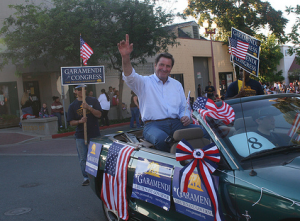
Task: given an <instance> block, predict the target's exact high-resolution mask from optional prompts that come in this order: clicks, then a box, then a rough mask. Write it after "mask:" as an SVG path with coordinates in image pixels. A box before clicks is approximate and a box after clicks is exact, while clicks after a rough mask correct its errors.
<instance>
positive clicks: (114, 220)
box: [102, 202, 122, 221]
mask: <svg viewBox="0 0 300 221" xmlns="http://www.w3.org/2000/svg"><path fill="white" fill-rule="evenodd" d="M102 208H103V212H104V215H105V217H106V220H107V221H121V220H122V219H120V218H119V217H118V215H117V212H114V211H111V210H109V209H108V208H107V207H106V206H105V204H104V203H103V202H102Z"/></svg>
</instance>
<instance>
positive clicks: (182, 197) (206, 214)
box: [172, 167, 219, 221]
mask: <svg viewBox="0 0 300 221" xmlns="http://www.w3.org/2000/svg"><path fill="white" fill-rule="evenodd" d="M181 169H182V168H179V167H175V170H174V175H173V186H172V195H173V199H174V203H175V208H176V211H177V212H179V213H182V214H185V215H187V216H189V217H192V218H194V219H196V220H208V221H210V220H211V221H213V220H214V212H213V204H212V202H211V200H210V197H209V195H208V193H207V191H206V188H205V186H204V184H203V183H202V182H201V179H200V177H199V175H198V173H197V172H196V171H194V172H193V173H192V174H191V176H190V179H189V184H188V191H187V192H186V193H184V192H182V191H181V190H180V188H179V171H180V170H181ZM212 178H213V181H214V184H215V186H216V187H218V183H219V180H218V177H216V176H212Z"/></svg>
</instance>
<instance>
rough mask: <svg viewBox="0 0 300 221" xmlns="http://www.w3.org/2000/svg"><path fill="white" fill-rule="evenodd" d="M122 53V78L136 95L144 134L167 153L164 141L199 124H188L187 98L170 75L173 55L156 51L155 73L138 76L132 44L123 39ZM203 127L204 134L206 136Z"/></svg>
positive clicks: (207, 136) (120, 48)
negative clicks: (133, 65) (176, 132)
mask: <svg viewBox="0 0 300 221" xmlns="http://www.w3.org/2000/svg"><path fill="white" fill-rule="evenodd" d="M118 49H119V52H120V54H121V56H122V66H123V79H124V81H125V82H126V84H127V85H128V86H129V87H130V89H131V90H132V91H134V92H135V94H136V95H137V96H138V99H139V106H140V112H141V116H142V121H143V122H144V123H145V127H144V131H143V136H144V138H145V139H146V140H147V141H149V142H151V143H153V144H154V145H155V147H156V148H157V149H159V150H162V151H166V152H169V150H170V146H169V145H168V143H166V142H165V140H166V138H168V137H169V136H172V135H173V133H174V132H175V131H176V130H178V129H184V128H191V127H199V126H198V125H192V124H190V117H189V114H190V113H189V111H188V108H187V107H186V98H185V94H184V91H183V88H182V85H181V83H180V82H179V81H177V80H175V79H173V78H170V77H169V74H170V72H171V70H172V68H173V65H174V58H173V56H172V55H171V54H169V53H162V54H159V55H158V56H157V57H156V59H155V66H154V67H155V73H154V74H153V75H150V76H141V75H139V74H137V73H136V72H135V70H134V69H133V68H132V65H131V61H130V54H131V52H132V51H133V44H129V36H128V35H126V41H124V40H122V41H121V42H120V43H118ZM200 127H201V128H202V129H203V132H204V136H205V137H206V138H209V135H208V134H207V132H206V131H205V129H204V128H203V127H202V126H200Z"/></svg>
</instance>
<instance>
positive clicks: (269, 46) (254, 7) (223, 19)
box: [185, 0, 288, 82]
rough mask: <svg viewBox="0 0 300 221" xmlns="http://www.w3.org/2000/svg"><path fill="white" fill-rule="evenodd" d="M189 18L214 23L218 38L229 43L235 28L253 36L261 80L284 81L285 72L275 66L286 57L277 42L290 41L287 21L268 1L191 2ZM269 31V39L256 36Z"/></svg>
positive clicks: (208, 0)
mask: <svg viewBox="0 0 300 221" xmlns="http://www.w3.org/2000/svg"><path fill="white" fill-rule="evenodd" d="M185 14H186V15H192V16H194V17H199V21H198V23H199V25H201V26H202V25H203V22H204V20H209V21H210V22H212V21H215V22H216V23H217V25H218V32H217V34H216V39H217V40H221V41H224V42H225V43H226V44H227V42H228V37H229V36H230V35H231V28H232V27H234V28H236V29H238V30H241V31H243V32H245V33H247V34H249V35H251V36H254V37H256V38H257V39H260V40H261V41H262V42H261V44H262V45H261V52H260V66H259V71H260V79H261V80H262V81H268V82H273V81H282V80H283V77H282V72H277V69H276V66H277V65H278V64H279V62H280V59H281V58H283V55H282V53H281V52H280V48H279V46H278V43H284V42H285V41H286V40H287V38H286V37H285V34H284V27H285V25H286V24H287V22H288V20H287V19H286V18H284V17H283V16H282V12H281V11H276V10H275V9H274V8H272V7H271V5H270V3H269V2H262V1H261V0H251V1H248V0H231V1H228V0H190V1H189V5H188V8H187V9H186V10H185ZM267 27H268V28H269V30H270V31H271V33H272V35H271V36H270V37H266V36H264V35H263V34H257V33H258V32H259V30H260V29H262V28H267Z"/></svg>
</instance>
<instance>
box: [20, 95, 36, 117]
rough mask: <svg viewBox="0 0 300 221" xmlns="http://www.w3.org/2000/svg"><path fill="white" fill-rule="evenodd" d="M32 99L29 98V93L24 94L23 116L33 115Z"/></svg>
mask: <svg viewBox="0 0 300 221" xmlns="http://www.w3.org/2000/svg"><path fill="white" fill-rule="evenodd" d="M32 104H33V102H32V99H31V97H30V96H29V93H28V92H24V93H23V96H22V99H21V110H22V114H23V115H24V114H30V115H33V110H32Z"/></svg>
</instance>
